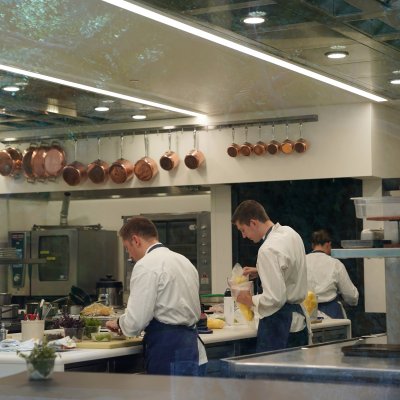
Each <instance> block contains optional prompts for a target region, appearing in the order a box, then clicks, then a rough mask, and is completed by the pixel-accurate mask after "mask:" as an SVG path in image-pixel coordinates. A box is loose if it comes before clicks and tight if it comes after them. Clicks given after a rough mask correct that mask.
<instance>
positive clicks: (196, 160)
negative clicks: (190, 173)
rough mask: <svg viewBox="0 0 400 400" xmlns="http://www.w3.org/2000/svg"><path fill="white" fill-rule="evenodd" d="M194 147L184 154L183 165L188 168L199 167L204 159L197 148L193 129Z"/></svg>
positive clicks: (195, 134)
mask: <svg viewBox="0 0 400 400" xmlns="http://www.w3.org/2000/svg"><path fill="white" fill-rule="evenodd" d="M193 141H194V149H193V150H190V151H189V153H188V154H186V156H185V160H184V161H185V165H186V166H187V167H188V168H189V169H197V168H199V167H200V166H201V165H202V164H203V163H204V161H205V156H204V154H203V153H202V152H201V151H200V150H199V149H198V148H197V131H196V129H195V130H194V131H193Z"/></svg>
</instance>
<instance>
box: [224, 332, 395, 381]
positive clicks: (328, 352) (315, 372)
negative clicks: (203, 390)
mask: <svg viewBox="0 0 400 400" xmlns="http://www.w3.org/2000/svg"><path fill="white" fill-rule="evenodd" d="M356 342H357V340H348V341H341V342H338V343H333V344H326V345H317V346H311V347H307V348H296V349H288V350H282V351H277V352H270V353H259V354H255V355H253V356H242V357H231V358H226V359H224V360H222V361H221V362H222V363H223V368H224V371H225V373H226V376H231V377H245V378H254V379H266V378H268V379H269V378H272V379H287V380H300V381H308V382H310V381H314V382H326V381H330V382H333V381H336V382H339V381H340V382H343V381H359V382H386V383H393V382H397V384H398V383H399V382H400V358H380V357H361V356H345V355H344V354H343V353H342V351H341V348H342V347H343V346H348V345H351V344H354V343H356ZM364 343H386V336H384V337H377V338H369V339H365V342H364Z"/></svg>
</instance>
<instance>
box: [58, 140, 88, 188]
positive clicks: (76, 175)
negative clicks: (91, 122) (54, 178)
mask: <svg viewBox="0 0 400 400" xmlns="http://www.w3.org/2000/svg"><path fill="white" fill-rule="evenodd" d="M77 143H78V141H77V140H76V139H75V140H74V161H73V162H72V163H71V164H68V165H66V166H65V167H64V168H63V171H62V176H63V179H64V181H65V182H66V183H67V184H68V185H70V186H77V185H79V184H80V183H83V182H85V181H86V179H87V165H85V164H83V163H81V162H79V161H77V157H76V154H77Z"/></svg>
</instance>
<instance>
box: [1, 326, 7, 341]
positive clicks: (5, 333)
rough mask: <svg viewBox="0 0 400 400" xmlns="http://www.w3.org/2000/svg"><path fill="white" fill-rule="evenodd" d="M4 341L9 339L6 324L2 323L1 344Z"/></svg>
mask: <svg viewBox="0 0 400 400" xmlns="http://www.w3.org/2000/svg"><path fill="white" fill-rule="evenodd" d="M4 339H7V329H6V326H5V324H4V322H2V323H1V329H0V342H1V341H2V340H4Z"/></svg>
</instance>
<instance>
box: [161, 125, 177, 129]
mask: <svg viewBox="0 0 400 400" xmlns="http://www.w3.org/2000/svg"><path fill="white" fill-rule="evenodd" d="M175 128H176V126H175V125H167V126H163V129H175Z"/></svg>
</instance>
